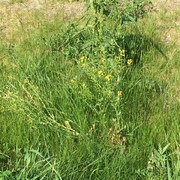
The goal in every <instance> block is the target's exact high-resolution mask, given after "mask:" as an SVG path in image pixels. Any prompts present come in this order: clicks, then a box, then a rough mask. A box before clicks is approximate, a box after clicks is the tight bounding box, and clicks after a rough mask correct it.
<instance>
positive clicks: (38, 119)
mask: <svg viewBox="0 0 180 180" xmlns="http://www.w3.org/2000/svg"><path fill="white" fill-rule="evenodd" d="M176 13H179V12H178V11H177V12H176ZM37 14H38V15H39V17H42V18H41V20H38V19H37V18H36V17H37ZM114 15H115V18H116V19H118V18H119V17H118V16H116V14H113V16H114ZM113 16H112V18H114V17H113ZM59 17H61V16H60V15H59V16H58V14H57V15H56V16H55V17H54V18H53V20H52V21H50V22H47V21H45V20H43V13H41V12H40V11H34V12H33V13H32V14H31V16H30V21H29V22H30V23H29V26H21V27H20V28H19V29H20V31H19V33H18V31H14V32H13V31H12V36H1V44H0V50H1V52H2V53H1V55H0V63H1V65H0V74H1V78H0V98H1V101H0V124H1V126H0V137H1V139H0V179H2V180H4V179H58V180H59V179H143V180H144V179H148V180H150V179H153V180H154V179H158V180H159V179H162V180H164V179H178V178H179V175H180V174H179V171H180V159H179V158H180V157H179V144H180V142H179V139H180V138H179V137H180V134H179V132H180V131H179V117H180V113H179V109H180V107H179V106H180V105H179V104H180V103H179V100H180V97H179V82H180V78H179V73H178V72H179V67H180V65H179V55H180V51H179V45H178V44H174V43H171V42H169V43H163V42H162V40H161V39H162V36H161V33H160V32H162V27H159V26H158V25H157V24H154V21H155V20H156V19H157V18H158V17H161V15H159V16H158V14H157V15H156V16H146V17H144V19H142V20H139V21H138V23H131V22H128V24H127V26H126V25H125V26H123V25H119V26H117V27H116V28H117V29H116V30H118V31H113V32H112V31H111V29H113V28H112V27H115V25H114V22H115V21H111V20H107V22H106V21H103V20H104V19H101V18H103V16H100V19H95V20H97V21H96V23H97V24H98V25H99V26H94V24H93V23H94V19H93V18H92V19H91V18H90V19H89V21H87V19H88V18H89V16H88V15H87V16H85V18H83V19H79V18H78V19H73V20H69V22H64V21H63V19H60V18H59ZM163 18H164V17H162V21H164V19H163ZM168 18H169V21H170V20H171V17H168ZM39 19H40V18H39ZM26 20H27V19H24V21H22V23H25V22H26ZM87 22H88V23H89V24H87V25H85V23H87ZM97 24H95V25H97ZM109 24H110V25H111V26H109ZM24 25H25V24H24ZM26 27H28V28H26ZM37 27H38V28H37ZM164 28H166V27H164ZM163 30H164V29H163ZM177 30H178V29H177ZM119 32H120V34H119ZM13 33H14V34H16V36H15V35H14V34H13ZM104 33H107V34H106V36H105V35H104ZM123 39H124V40H123ZM122 42H123V43H122ZM127 42H128V43H127ZM116 43H117V44H116ZM124 50H125V51H124ZM128 60H129V61H128Z"/></svg>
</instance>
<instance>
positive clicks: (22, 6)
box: [0, 0, 180, 44]
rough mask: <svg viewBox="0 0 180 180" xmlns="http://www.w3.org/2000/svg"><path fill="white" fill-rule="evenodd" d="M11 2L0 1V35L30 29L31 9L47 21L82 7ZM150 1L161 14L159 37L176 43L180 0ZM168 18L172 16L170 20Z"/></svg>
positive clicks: (41, 0) (43, 0)
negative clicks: (21, 28) (161, 27)
mask: <svg viewBox="0 0 180 180" xmlns="http://www.w3.org/2000/svg"><path fill="white" fill-rule="evenodd" d="M13 2H14V1H13V0H0V17H1V19H0V35H1V36H7V37H8V38H12V37H13V36H14V31H18V29H20V28H18V27H20V26H22V25H23V26H24V27H26V28H30V27H29V25H31V24H35V23H38V21H37V15H36V17H34V13H35V12H36V13H38V17H40V18H39V20H41V21H42V20H45V21H50V20H52V19H53V17H55V16H59V18H63V19H64V20H65V21H66V20H68V19H71V18H74V17H77V16H80V15H82V14H83V12H84V9H85V7H84V3H82V2H71V3H68V2H66V3H65V2H64V3H62V2H60V1H56V0H49V1H46V0H28V1H25V0H24V1H21V2H23V3H13ZM154 4H155V9H156V13H158V14H161V17H160V16H158V19H157V21H156V22H157V23H159V24H162V26H163V33H162V34H163V35H162V38H163V40H164V41H165V42H170V41H174V42H176V43H178V44H180V33H179V31H180V18H179V16H178V15H177V16H176V13H175V12H176V11H179V10H180V1H179V0H156V1H155V2H154ZM39 14H41V15H39ZM170 17H173V19H172V18H170ZM166 18H167V20H166ZM35 19H36V20H35ZM168 19H172V20H168Z"/></svg>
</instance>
